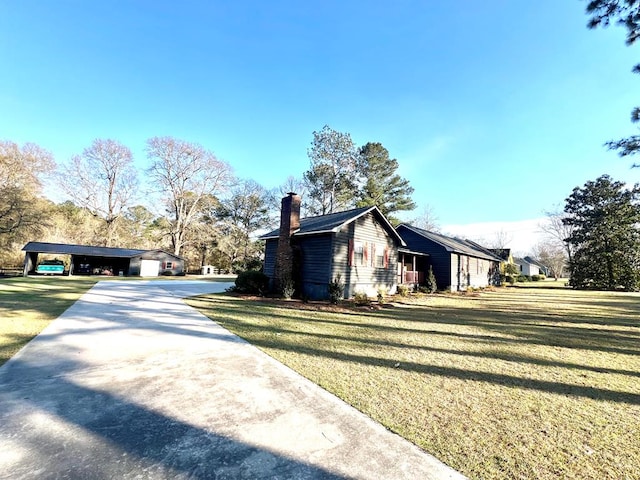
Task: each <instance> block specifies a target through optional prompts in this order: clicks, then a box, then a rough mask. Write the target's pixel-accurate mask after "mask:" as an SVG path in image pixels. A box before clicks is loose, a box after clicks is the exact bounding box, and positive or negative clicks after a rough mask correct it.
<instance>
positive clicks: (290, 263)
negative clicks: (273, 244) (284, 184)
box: [274, 192, 301, 292]
mask: <svg viewBox="0 0 640 480" xmlns="http://www.w3.org/2000/svg"><path fill="white" fill-rule="evenodd" d="M300 203H301V198H300V196H299V195H297V194H295V193H293V192H289V193H287V196H286V197H284V198H283V199H282V207H281V209H280V236H279V237H278V251H277V252H276V268H275V279H274V280H275V288H276V291H278V292H280V291H281V290H282V287H283V286H284V284H285V282H287V281H293V280H294V278H296V277H297V275H296V273H297V272H294V263H295V262H294V251H293V246H292V243H291V236H292V235H293V232H295V231H296V230H297V229H298V228H300Z"/></svg>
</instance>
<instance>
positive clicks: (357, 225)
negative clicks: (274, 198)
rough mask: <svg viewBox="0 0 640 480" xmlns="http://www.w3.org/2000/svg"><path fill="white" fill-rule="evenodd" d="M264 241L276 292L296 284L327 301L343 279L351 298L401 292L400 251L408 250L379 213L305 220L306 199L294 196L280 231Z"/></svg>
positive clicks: (359, 211) (285, 204)
mask: <svg viewBox="0 0 640 480" xmlns="http://www.w3.org/2000/svg"><path fill="white" fill-rule="evenodd" d="M260 238H261V239H263V240H265V241H266V245H265V259H264V273H265V274H266V275H267V276H268V277H269V279H270V284H271V288H272V289H273V290H275V291H281V290H282V288H283V286H285V285H286V284H287V283H292V284H293V285H294V286H295V288H296V291H297V292H298V294H299V295H301V296H303V297H306V298H309V299H325V298H328V295H329V294H328V286H329V282H331V281H333V280H335V279H337V278H340V279H341V281H342V283H344V285H345V288H344V297H345V298H349V297H352V296H353V295H354V293H356V292H363V293H366V294H367V295H370V296H375V295H376V294H377V291H378V289H385V290H386V291H387V292H389V293H394V292H395V290H396V287H397V282H398V263H397V262H398V249H399V248H401V247H404V246H405V244H404V242H403V240H402V238H401V237H400V235H398V233H397V232H396V230H395V229H394V228H393V226H392V225H391V224H390V223H389V221H388V220H387V219H386V218H385V217H384V215H383V214H382V213H381V212H380V210H378V208H377V207H362V208H356V209H353V210H348V211H346V212H339V213H332V214H329V215H322V216H317V217H309V218H303V219H300V197H299V196H298V195H296V194H295V193H289V194H288V196H287V197H285V198H283V199H282V209H281V216H280V228H278V229H277V230H274V231H272V232H269V233H267V234H265V235H262V236H261V237H260ZM407 255H409V253H408V252H407Z"/></svg>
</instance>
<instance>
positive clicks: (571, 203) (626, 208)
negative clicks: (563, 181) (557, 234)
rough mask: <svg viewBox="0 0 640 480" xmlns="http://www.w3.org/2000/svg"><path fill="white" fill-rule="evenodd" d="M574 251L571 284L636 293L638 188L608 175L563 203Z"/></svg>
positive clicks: (639, 284) (639, 275) (639, 273)
mask: <svg viewBox="0 0 640 480" xmlns="http://www.w3.org/2000/svg"><path fill="white" fill-rule="evenodd" d="M564 211H565V213H566V214H567V217H566V218H565V219H564V220H563V222H564V223H565V224H567V225H570V226H572V227H573V230H572V232H571V235H570V236H569V238H568V239H567V241H568V242H569V243H571V244H572V245H573V246H574V247H575V250H574V255H573V258H572V260H571V263H570V269H571V280H570V283H571V285H573V286H574V287H576V288H595V289H599V290H614V289H618V288H624V289H626V290H638V289H640V228H639V225H640V186H638V185H637V184H636V185H634V186H633V187H632V188H630V189H629V188H625V184H624V183H623V182H617V181H614V180H612V179H611V177H609V176H608V175H603V176H601V177H600V178H598V179H596V180H595V181H589V182H587V183H586V184H585V185H584V187H582V188H579V187H576V188H574V189H573V193H572V194H571V195H570V196H569V197H568V198H567V200H566V204H565V208H564Z"/></svg>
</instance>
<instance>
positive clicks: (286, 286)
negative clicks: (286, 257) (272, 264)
mask: <svg viewBox="0 0 640 480" xmlns="http://www.w3.org/2000/svg"><path fill="white" fill-rule="evenodd" d="M281 290H282V291H281V292H280V293H282V298H284V299H285V300H289V299H291V298H293V294H294V293H295V291H296V287H295V285H294V283H293V280H291V279H290V278H287V279H285V280H283V281H282V287H281Z"/></svg>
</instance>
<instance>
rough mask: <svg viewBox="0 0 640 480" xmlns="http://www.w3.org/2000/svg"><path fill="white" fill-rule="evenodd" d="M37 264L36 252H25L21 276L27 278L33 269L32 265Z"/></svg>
mask: <svg viewBox="0 0 640 480" xmlns="http://www.w3.org/2000/svg"><path fill="white" fill-rule="evenodd" d="M37 264H38V252H25V254H24V268H23V270H22V276H23V277H27V276H29V272H30V271H31V270H32V269H33V266H34V265H37Z"/></svg>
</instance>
